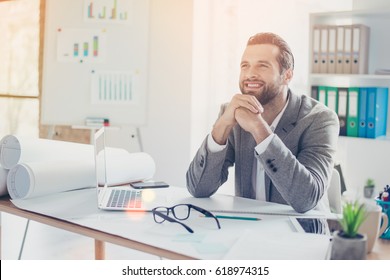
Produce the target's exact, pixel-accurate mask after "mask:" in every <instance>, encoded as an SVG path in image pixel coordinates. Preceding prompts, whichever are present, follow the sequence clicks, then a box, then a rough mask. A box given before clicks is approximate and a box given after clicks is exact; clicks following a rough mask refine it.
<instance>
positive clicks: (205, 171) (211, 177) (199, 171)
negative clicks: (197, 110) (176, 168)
mask: <svg viewBox="0 0 390 280" xmlns="http://www.w3.org/2000/svg"><path fill="white" fill-rule="evenodd" d="M225 108H226V104H225V105H222V106H221V110H220V113H219V116H221V115H222V113H223V112H224V110H225ZM208 137H211V135H209V136H208ZM232 141H233V137H232V136H229V139H228V142H227V145H226V147H225V148H224V149H223V150H222V151H219V152H210V151H209V150H208V148H207V137H206V139H205V140H204V141H203V143H202V145H201V146H200V148H199V150H198V151H197V153H196V155H195V157H194V159H193V160H192V162H191V163H190V166H189V168H188V171H187V174H186V180H187V189H188V191H189V192H190V193H191V194H192V195H193V196H194V197H209V196H211V195H213V194H214V193H215V192H216V191H217V190H218V188H219V187H220V186H221V185H222V184H223V183H225V182H226V180H227V179H228V174H229V171H228V169H229V167H231V166H233V164H234V148H233V147H234V145H232Z"/></svg>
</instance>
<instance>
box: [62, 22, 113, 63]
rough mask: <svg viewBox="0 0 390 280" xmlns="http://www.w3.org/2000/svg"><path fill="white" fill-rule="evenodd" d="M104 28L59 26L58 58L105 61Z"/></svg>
mask: <svg viewBox="0 0 390 280" xmlns="http://www.w3.org/2000/svg"><path fill="white" fill-rule="evenodd" d="M105 35H106V34H105V32H104V30H99V29H81V28H80V29H78V28H58V30H57V60H58V61H59V62H78V63H83V62H104V59H105V50H106V36H105Z"/></svg>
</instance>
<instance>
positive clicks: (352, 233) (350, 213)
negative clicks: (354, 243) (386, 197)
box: [339, 201, 367, 238]
mask: <svg viewBox="0 0 390 280" xmlns="http://www.w3.org/2000/svg"><path fill="white" fill-rule="evenodd" d="M366 217H367V212H366V208H365V206H364V204H361V203H359V202H358V201H354V202H346V203H345V204H344V206H343V213H342V218H341V219H340V220H339V223H340V225H341V227H342V232H341V236H343V237H347V238H355V237H356V236H357V235H358V231H359V227H360V226H361V224H362V223H363V221H364V220H365V219H366Z"/></svg>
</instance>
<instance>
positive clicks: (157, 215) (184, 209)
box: [152, 204, 221, 233]
mask: <svg viewBox="0 0 390 280" xmlns="http://www.w3.org/2000/svg"><path fill="white" fill-rule="evenodd" d="M191 209H194V210H196V211H198V212H200V213H202V214H203V215H205V216H206V217H210V218H214V219H215V221H216V222H217V226H218V229H221V226H220V224H219V221H218V219H217V217H215V216H214V215H213V214H212V213H211V212H209V211H207V210H205V209H203V208H200V207H198V206H195V205H193V204H178V205H175V206H173V207H156V208H153V209H152V213H153V218H154V221H155V222H156V223H159V224H162V223H163V222H164V221H168V222H171V223H178V224H181V225H182V226H183V227H184V228H185V229H186V230H187V231H188V232H190V233H194V231H193V230H192V228H190V227H189V226H187V225H186V224H184V223H182V222H179V221H178V220H180V221H183V220H187V219H188V217H189V216H190V212H191ZM169 212H172V215H173V217H175V218H176V220H175V219H173V218H171V217H169V216H168V215H169Z"/></svg>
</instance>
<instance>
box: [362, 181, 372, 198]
mask: <svg viewBox="0 0 390 280" xmlns="http://www.w3.org/2000/svg"><path fill="white" fill-rule="evenodd" d="M374 189H375V182H374V180H373V179H371V178H368V179H367V181H366V184H365V185H364V197H365V198H372V195H373V194H374Z"/></svg>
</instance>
